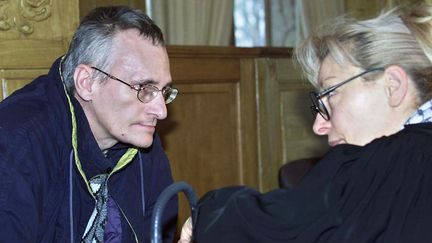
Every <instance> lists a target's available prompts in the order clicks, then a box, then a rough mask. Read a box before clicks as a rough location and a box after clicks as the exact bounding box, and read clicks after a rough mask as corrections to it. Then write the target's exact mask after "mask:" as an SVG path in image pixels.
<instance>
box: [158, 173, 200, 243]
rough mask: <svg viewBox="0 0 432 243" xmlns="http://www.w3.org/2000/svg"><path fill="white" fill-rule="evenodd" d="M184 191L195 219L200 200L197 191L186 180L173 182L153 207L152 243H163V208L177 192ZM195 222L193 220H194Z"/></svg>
mask: <svg viewBox="0 0 432 243" xmlns="http://www.w3.org/2000/svg"><path fill="white" fill-rule="evenodd" d="M181 191H183V192H184V193H185V194H186V197H187V199H188V201H189V206H190V208H191V216H192V221H193V219H194V217H193V215H194V212H195V207H196V205H197V202H198V198H197V196H196V194H195V192H194V191H193V189H192V186H190V185H189V184H187V183H186V182H184V181H180V182H176V183H173V184H171V185H170V186H168V187H166V188H165V189H164V190H163V191H162V193H161V194H160V195H159V197H158V199H157V200H156V204H155V206H154V209H153V214H152V218H151V222H153V224H152V225H151V227H152V228H151V235H152V238H151V243H162V228H161V219H162V215H163V210H164V208H165V205H166V204H167V202H168V201H169V200H170V199H171V198H172V197H173V196H174V195H176V194H177V193H179V192H181ZM192 224H193V222H192Z"/></svg>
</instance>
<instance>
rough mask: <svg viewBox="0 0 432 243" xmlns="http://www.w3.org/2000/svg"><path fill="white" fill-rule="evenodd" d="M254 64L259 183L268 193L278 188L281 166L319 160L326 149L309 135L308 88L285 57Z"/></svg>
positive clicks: (325, 145) (323, 144)
mask: <svg viewBox="0 0 432 243" xmlns="http://www.w3.org/2000/svg"><path fill="white" fill-rule="evenodd" d="M256 62H257V65H256V67H257V72H258V75H257V77H258V78H257V80H256V82H257V87H258V91H257V97H258V100H257V110H258V113H257V114H258V121H259V123H258V131H259V139H258V150H259V155H258V156H259V159H258V163H259V165H260V173H259V176H260V180H259V182H260V189H261V191H269V190H271V189H274V188H276V187H277V186H278V180H277V179H278V170H279V168H280V167H281V166H282V165H283V164H285V163H289V162H292V161H294V160H298V159H305V158H311V157H319V156H321V155H322V154H323V153H324V152H325V151H327V150H328V145H327V140H326V138H324V137H317V136H316V135H315V134H313V131H312V124H313V121H314V117H313V116H312V114H311V111H310V101H309V98H308V91H310V90H311V89H312V87H311V86H310V85H309V84H308V83H307V82H306V81H305V80H304V79H303V78H302V77H301V74H300V69H299V67H297V66H296V65H295V63H294V62H293V61H292V59H291V58H290V57H289V55H287V56H285V58H259V59H257V60H256Z"/></svg>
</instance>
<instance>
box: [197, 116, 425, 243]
mask: <svg viewBox="0 0 432 243" xmlns="http://www.w3.org/2000/svg"><path fill="white" fill-rule="evenodd" d="M197 208H198V211H197V214H196V215H195V217H194V240H195V242H199V243H212V242H215V243H216V242H217V243H231V242H233V243H234V242H235V243H243V242H245V243H246V242H265V243H273V242H337V243H339V242H349V243H353V242H384V243H398V242H399V243H422V242H432V123H422V124H416V125H408V126H406V127H405V129H403V130H402V131H400V132H398V133H396V134H394V135H392V136H388V137H382V138H379V139H376V140H374V141H372V142H371V143H369V144H368V145H366V146H363V147H360V146H354V145H346V144H345V145H338V146H336V147H334V148H332V149H331V150H330V151H329V152H328V153H327V154H326V155H325V157H324V158H323V159H322V160H321V161H320V162H319V163H318V164H317V165H316V166H315V167H314V168H313V169H312V170H311V171H310V173H308V175H307V176H306V177H305V178H304V179H303V181H302V182H301V183H300V185H299V186H297V187H295V188H293V189H278V190H274V191H271V192H268V193H265V194H260V193H259V192H257V191H255V190H253V189H250V188H247V187H242V186H237V187H228V188H222V189H219V190H215V191H211V192H209V193H207V194H206V195H205V196H204V197H203V198H201V199H200V201H199V204H198V206H197Z"/></svg>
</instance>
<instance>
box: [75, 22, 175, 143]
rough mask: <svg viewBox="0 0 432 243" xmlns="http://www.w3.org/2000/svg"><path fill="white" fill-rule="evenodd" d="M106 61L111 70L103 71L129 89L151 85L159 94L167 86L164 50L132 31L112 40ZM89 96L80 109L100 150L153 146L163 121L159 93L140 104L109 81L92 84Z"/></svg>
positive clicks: (134, 94) (133, 95)
mask: <svg viewBox="0 0 432 243" xmlns="http://www.w3.org/2000/svg"><path fill="white" fill-rule="evenodd" d="M110 58H112V60H113V61H112V66H111V67H112V68H111V69H110V70H103V71H105V72H107V73H109V74H111V75H112V76H115V77H117V78H119V79H121V80H123V81H125V82H127V83H129V84H131V85H137V84H151V85H154V86H156V87H157V88H159V89H160V90H161V89H163V88H164V87H166V86H169V85H170V83H171V74H170V69H169V61H168V55H167V52H166V49H165V48H164V47H162V46H154V45H153V44H152V42H151V41H150V40H148V39H145V38H143V37H142V36H139V34H138V31H136V30H132V29H131V30H126V31H122V32H120V33H119V34H118V35H117V36H116V38H115V39H114V44H113V48H112V55H111V56H110ZM92 71H94V72H97V71H96V70H93V69H92ZM91 92H92V95H91V101H90V102H86V104H85V105H83V108H84V111H85V113H86V116H87V118H88V120H89V123H90V127H91V129H92V131H93V134H94V135H95V138H96V140H97V142H98V144H99V147H100V148H101V149H102V150H104V149H107V148H109V147H111V146H113V145H114V144H116V143H117V142H123V143H128V144H132V145H134V146H137V147H141V148H146V147H149V146H150V145H151V144H152V143H153V134H154V132H155V127H156V124H157V122H158V120H162V119H165V118H166V117H167V109H166V105H165V101H164V98H163V96H162V94H161V93H158V95H157V96H156V98H154V99H153V100H151V101H150V102H148V103H142V102H141V101H139V100H138V98H137V91H136V90H133V89H131V88H130V87H128V86H127V85H125V84H123V83H121V82H119V81H117V80H114V79H111V78H107V79H106V80H105V81H103V82H100V81H99V80H97V81H94V82H93V84H92V91H91Z"/></svg>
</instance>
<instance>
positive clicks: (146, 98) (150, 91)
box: [91, 67, 178, 104]
mask: <svg viewBox="0 0 432 243" xmlns="http://www.w3.org/2000/svg"><path fill="white" fill-rule="evenodd" d="M91 68H93V69H94V70H96V71H99V72H101V73H103V74H105V75H106V76H108V77H109V78H111V79H114V80H116V81H119V82H121V83H123V84H125V85H127V86H129V87H130V88H131V89H133V90H136V91H137V98H138V100H139V101H141V102H143V103H148V102H150V101H152V100H153V99H154V98H156V96H157V95H158V93H159V92H161V93H162V96H163V98H164V100H165V104H169V103H171V102H172V101H173V100H174V99H175V98H176V97H177V94H178V90H177V89H176V88H173V87H165V88H163V89H162V90H160V89H158V88H157V87H156V86H154V85H151V84H139V85H131V84H128V83H127V82H125V81H123V80H121V79H119V78H117V77H114V76H112V75H111V74H109V73H107V72H104V71H102V70H100V69H99V68H97V67H91Z"/></svg>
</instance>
